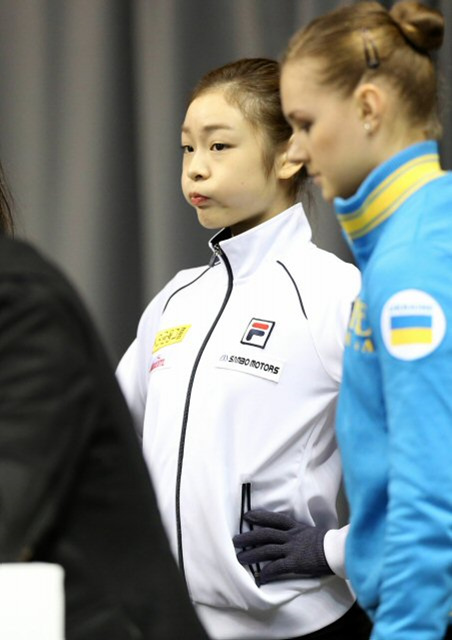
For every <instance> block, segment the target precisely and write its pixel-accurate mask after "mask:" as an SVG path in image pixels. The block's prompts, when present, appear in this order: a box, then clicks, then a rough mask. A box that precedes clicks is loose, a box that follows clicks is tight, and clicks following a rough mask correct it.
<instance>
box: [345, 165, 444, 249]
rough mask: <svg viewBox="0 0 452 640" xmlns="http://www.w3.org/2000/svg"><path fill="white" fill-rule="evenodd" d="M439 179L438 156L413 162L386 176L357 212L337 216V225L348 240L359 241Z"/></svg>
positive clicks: (440, 174)
mask: <svg viewBox="0 0 452 640" xmlns="http://www.w3.org/2000/svg"><path fill="white" fill-rule="evenodd" d="M442 175H444V171H441V168H440V165H439V160H438V156H437V154H427V155H424V156H421V157H420V158H415V159H414V160H412V161H411V162H408V163H407V164H405V165H403V166H402V167H400V168H399V169H398V170H397V171H395V172H394V173H392V174H391V175H390V176H388V177H387V178H386V180H384V181H383V182H382V183H381V184H380V185H379V186H378V187H377V188H376V189H375V190H374V191H372V193H370V194H369V195H368V197H367V198H366V200H365V201H364V203H363V204H362V206H361V207H360V208H359V209H357V210H356V211H353V212H350V213H345V214H339V215H338V218H339V222H340V223H341V225H342V227H343V229H344V231H345V232H346V233H347V235H348V236H349V237H350V238H352V239H354V238H359V237H361V236H363V235H365V234H366V233H369V231H372V229H374V228H375V227H377V226H378V225H379V224H381V223H382V222H383V221H384V220H386V219H387V218H389V216H390V215H391V214H392V213H394V211H395V210H396V209H397V208H398V207H400V205H401V204H402V203H403V202H405V200H407V198H409V197H410V196H411V195H412V194H413V193H415V192H416V191H417V190H418V189H420V188H421V187H422V186H424V185H425V184H427V183H428V182H431V181H432V180H436V179H437V178H439V177H440V176H442Z"/></svg>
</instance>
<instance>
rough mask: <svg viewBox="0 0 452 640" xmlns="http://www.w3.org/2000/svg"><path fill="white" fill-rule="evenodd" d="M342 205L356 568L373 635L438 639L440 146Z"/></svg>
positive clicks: (451, 545)
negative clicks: (351, 268)
mask: <svg viewBox="0 0 452 640" xmlns="http://www.w3.org/2000/svg"><path fill="white" fill-rule="evenodd" d="M335 206H336V211H337V216H338V219H339V221H340V223H341V225H342V228H343V230H344V232H345V235H346V236H347V238H348V240H349V241H350V244H351V246H352V249H353V252H354V254H355V257H356V259H357V262H358V264H359V267H360V269H361V271H362V275H363V284H362V290H361V293H360V296H359V298H358V300H357V301H356V303H355V306H354V311H353V314H352V318H351V321H350V326H349V330H348V334H347V342H346V345H347V346H346V353H345V365H344V377H343V383H342V389H341V393H340V400H339V408H338V424H337V430H338V438H339V445H340V448H341V451H342V456H343V464H344V471H345V482H346V488H347V492H348V497H349V500H350V503H351V515H352V524H351V530H350V534H349V537H348V542H347V573H348V575H349V577H350V579H351V582H352V585H353V587H354V589H355V591H356V593H357V595H358V599H359V601H360V603H361V604H362V605H363V606H364V607H365V609H366V610H367V612H368V613H369V614H370V615H371V617H372V618H373V621H374V625H375V626H374V631H373V635H372V640H440V639H442V638H443V637H444V635H445V633H446V629H447V625H448V623H451V622H452V619H451V618H450V613H449V612H450V610H451V608H452V606H451V605H452V602H451V601H452V174H451V173H446V172H443V171H441V168H440V165H439V157H438V148H437V144H436V142H433V141H428V142H423V143H419V144H416V145H413V146H411V147H409V148H407V149H405V150H404V151H402V152H401V153H399V154H397V155H396V156H394V157H392V158H391V159H390V160H388V161H387V162H385V163H384V164H383V165H381V166H379V167H377V169H375V170H374V171H373V172H372V173H371V174H370V175H369V176H368V177H367V178H366V180H365V181H364V183H363V184H362V185H361V187H360V188H359V190H358V192H357V193H356V194H355V195H354V196H353V197H351V198H349V199H348V200H343V199H339V198H338V199H336V201H335Z"/></svg>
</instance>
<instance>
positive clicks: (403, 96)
mask: <svg viewBox="0 0 452 640" xmlns="http://www.w3.org/2000/svg"><path fill="white" fill-rule="evenodd" d="M443 35H444V18H443V16H442V15H441V13H440V12H439V11H436V10H434V9H431V8H429V7H427V6H425V5H423V4H422V3H420V2H415V1H412V0H402V1H401V2H398V3H396V4H395V5H394V6H393V7H392V9H391V10H390V11H388V10H387V9H385V8H384V7H383V6H382V5H381V4H380V3H379V2H360V3H358V4H355V5H351V6H345V7H341V8H339V9H336V10H335V11H331V12H330V13H328V14H326V15H324V16H321V17H319V18H317V19H316V20H313V21H312V22H311V23H310V24H309V25H308V26H307V27H305V28H303V29H301V30H300V31H298V32H297V33H296V34H295V35H294V36H293V37H292V39H291V40H290V42H289V45H288V47H287V50H286V52H285V54H284V57H283V60H282V64H283V65H284V64H287V63H288V62H290V61H293V60H299V59H302V58H313V59H316V60H318V61H319V62H320V75H319V81H320V82H321V83H322V84H323V85H328V86H332V87H334V88H335V89H336V90H338V91H340V92H341V93H342V94H343V95H345V96H349V95H351V94H352V93H353V91H354V89H355V88H356V87H357V86H358V84H360V83H361V82H363V81H368V80H371V79H373V78H376V77H382V78H384V79H385V80H386V81H387V82H389V83H390V85H391V87H392V88H393V89H394V90H395V91H396V92H397V94H398V96H399V98H400V104H401V108H403V109H404V110H405V113H406V115H407V117H408V118H409V119H410V122H412V123H413V125H419V126H421V127H422V128H423V129H424V131H425V132H426V135H427V136H428V137H430V138H439V137H440V136H441V133H442V128H441V124H440V121H439V115H438V89H437V78H436V72H435V68H434V65H433V62H432V59H431V55H430V52H431V51H433V50H435V49H438V48H439V47H440V46H441V44H442V41H443Z"/></svg>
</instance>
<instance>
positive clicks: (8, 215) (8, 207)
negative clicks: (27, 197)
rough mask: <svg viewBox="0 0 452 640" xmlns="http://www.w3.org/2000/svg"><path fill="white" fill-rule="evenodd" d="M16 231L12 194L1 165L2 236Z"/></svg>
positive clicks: (0, 210)
mask: <svg viewBox="0 0 452 640" xmlns="http://www.w3.org/2000/svg"><path fill="white" fill-rule="evenodd" d="M13 231H14V222H13V216H12V204H11V194H10V191H9V188H8V185H7V184H6V180H5V175H4V173H3V168H2V166H1V164H0V235H4V234H10V235H12V234H13Z"/></svg>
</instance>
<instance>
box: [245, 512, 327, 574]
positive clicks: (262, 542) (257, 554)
mask: <svg viewBox="0 0 452 640" xmlns="http://www.w3.org/2000/svg"><path fill="white" fill-rule="evenodd" d="M244 518H245V520H246V521H247V522H248V523H249V524H250V525H251V526H254V525H257V526H258V528H257V529H253V530H252V531H246V532H245V533H239V534H238V535H236V536H234V538H233V542H234V546H235V547H236V548H241V549H245V550H244V551H240V552H239V553H238V554H237V558H238V561H239V562H240V564H245V565H252V564H257V563H260V562H267V563H268V564H266V565H264V566H263V567H262V568H261V571H260V575H259V576H258V582H259V584H266V583H267V582H271V581H272V580H277V579H278V578H281V577H283V576H284V575H285V574H294V573H295V574H299V575H303V576H313V577H319V576H326V575H331V574H332V573H333V571H331V569H330V567H329V565H328V563H327V561H326V558H325V553H324V551H323V539H324V537H325V534H326V532H327V531H328V529H321V528H320V527H312V526H310V525H308V524H301V523H300V522H297V521H296V520H294V519H293V518H291V517H290V516H288V515H287V514H286V513H274V512H273V511H265V510H263V509H255V510H253V511H248V512H247V513H245V515H244ZM248 547H252V548H251V549H248Z"/></svg>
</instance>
